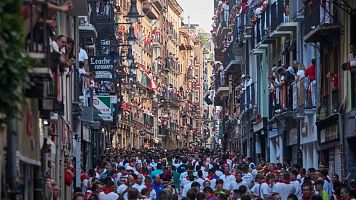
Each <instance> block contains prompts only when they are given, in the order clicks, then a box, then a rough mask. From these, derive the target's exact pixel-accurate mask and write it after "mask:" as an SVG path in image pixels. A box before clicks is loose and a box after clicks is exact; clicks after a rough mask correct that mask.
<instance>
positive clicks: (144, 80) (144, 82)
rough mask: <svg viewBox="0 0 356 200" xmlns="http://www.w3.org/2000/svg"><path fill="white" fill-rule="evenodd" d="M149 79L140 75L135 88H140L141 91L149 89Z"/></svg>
mask: <svg viewBox="0 0 356 200" xmlns="http://www.w3.org/2000/svg"><path fill="white" fill-rule="evenodd" d="M150 82H151V81H150V78H149V77H148V76H147V75H145V74H143V73H142V74H141V81H140V82H137V86H138V87H140V88H141V89H149V88H150Z"/></svg>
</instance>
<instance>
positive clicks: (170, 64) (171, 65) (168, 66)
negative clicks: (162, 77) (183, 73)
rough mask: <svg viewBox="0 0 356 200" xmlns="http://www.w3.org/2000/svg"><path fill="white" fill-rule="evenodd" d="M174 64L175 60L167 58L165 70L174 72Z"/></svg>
mask: <svg viewBox="0 0 356 200" xmlns="http://www.w3.org/2000/svg"><path fill="white" fill-rule="evenodd" d="M174 63H175V61H174V58H171V57H167V58H166V66H165V68H164V69H165V70H166V71H171V70H173V68H174Z"/></svg>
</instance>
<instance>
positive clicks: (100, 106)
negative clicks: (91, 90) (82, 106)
mask: <svg viewBox="0 0 356 200" xmlns="http://www.w3.org/2000/svg"><path fill="white" fill-rule="evenodd" d="M116 103H117V97H116V96H115V95H107V96H98V95H95V96H94V97H93V107H94V112H93V114H94V121H104V122H112V121H113V119H114V111H115V110H114V105H115V104H116Z"/></svg>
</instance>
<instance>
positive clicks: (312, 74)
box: [304, 58, 316, 106]
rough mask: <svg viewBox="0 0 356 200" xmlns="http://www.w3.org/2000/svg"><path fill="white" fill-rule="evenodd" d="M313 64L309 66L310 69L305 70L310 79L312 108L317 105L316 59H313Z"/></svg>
mask: <svg viewBox="0 0 356 200" xmlns="http://www.w3.org/2000/svg"><path fill="white" fill-rule="evenodd" d="M311 63H312V64H311V65H309V67H308V68H307V69H306V70H305V72H304V75H305V77H308V79H309V86H308V90H309V95H310V97H311V103H312V106H314V105H315V103H316V96H315V95H313V94H315V93H316V59H315V58H313V59H312V60H311Z"/></svg>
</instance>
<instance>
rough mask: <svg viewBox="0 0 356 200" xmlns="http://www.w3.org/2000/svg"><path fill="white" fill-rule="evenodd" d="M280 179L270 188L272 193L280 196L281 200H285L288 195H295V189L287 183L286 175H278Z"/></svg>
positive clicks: (287, 176)
mask: <svg viewBox="0 0 356 200" xmlns="http://www.w3.org/2000/svg"><path fill="white" fill-rule="evenodd" d="M279 176H280V177H281V178H280V180H279V181H278V182H276V183H275V184H274V185H273V187H272V192H273V193H278V194H279V195H280V196H281V199H282V200H284V199H287V198H288V196H289V195H290V194H295V192H296V189H295V187H294V185H292V184H291V182H290V181H289V175H288V174H280V175H279Z"/></svg>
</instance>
